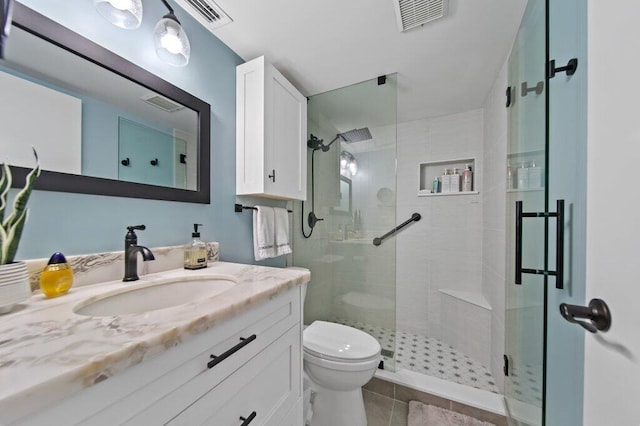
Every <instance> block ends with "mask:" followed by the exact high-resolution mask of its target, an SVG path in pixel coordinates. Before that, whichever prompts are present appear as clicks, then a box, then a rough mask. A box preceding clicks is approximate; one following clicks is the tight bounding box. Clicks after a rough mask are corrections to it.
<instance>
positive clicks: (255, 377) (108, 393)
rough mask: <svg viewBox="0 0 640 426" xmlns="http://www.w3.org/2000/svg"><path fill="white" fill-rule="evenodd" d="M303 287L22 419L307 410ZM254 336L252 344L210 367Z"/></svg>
mask: <svg viewBox="0 0 640 426" xmlns="http://www.w3.org/2000/svg"><path fill="white" fill-rule="evenodd" d="M301 306H302V305H301V294H300V287H296V288H295V289H292V290H289V291H287V292H286V293H284V294H281V295H279V296H277V297H276V298H274V299H272V300H270V301H269V302H267V303H264V304H262V305H259V306H258V307H256V308H254V309H252V310H250V311H248V312H246V313H244V314H241V315H238V316H237V317H234V318H233V319H231V320H229V321H227V322H224V323H221V324H220V325H219V326H217V327H214V328H212V329H210V330H208V331H205V332H203V333H201V334H199V335H197V336H195V337H193V338H191V339H190V340H189V341H187V342H185V343H184V344H181V345H179V346H177V347H175V348H173V349H170V350H169V351H167V352H164V353H162V354H161V355H159V356H157V357H155V358H152V359H150V360H148V361H145V362H142V363H141V364H138V365H136V366H135V367H132V368H130V369H128V370H127V371H125V372H123V373H121V374H118V375H115V376H113V377H111V378H109V379H108V380H105V381H103V382H101V383H98V384H96V385H94V386H91V387H89V388H87V389H86V390H84V391H82V392H80V393H78V394H76V395H74V396H72V397H70V398H68V399H66V400H64V401H62V403H60V404H58V405H56V406H55V407H52V408H49V409H47V410H44V411H41V412H38V413H35V414H33V415H31V416H29V417H27V418H22V419H19V420H18V421H17V422H16V424H20V425H42V424H87V425H115V424H118V425H160V424H170V425H193V424H215V425H221V426H227V425H229V426H231V425H234V426H235V425H240V424H242V423H243V421H242V420H240V417H243V418H245V419H248V418H249V417H250V416H252V413H254V412H255V415H253V420H251V422H250V424H251V426H257V425H269V426H271V425H273V426H276V425H277V426H279V425H282V424H283V422H285V419H289V418H301V417H302V352H301V348H302V325H301V309H302V307H301ZM252 335H255V336H256V337H255V338H254V339H252V340H251V341H250V343H248V344H246V345H244V346H242V347H241V348H240V349H238V350H237V351H234V352H233V353H231V354H230V355H229V356H228V357H227V358H225V359H224V360H222V361H221V362H219V363H218V364H217V365H215V366H213V367H211V368H209V367H208V365H207V364H208V363H209V362H210V361H211V360H212V358H211V355H216V356H220V355H221V354H224V353H225V352H226V351H228V350H229V349H231V348H233V347H234V346H236V345H238V343H241V342H242V339H246V338H248V337H250V336H252Z"/></svg>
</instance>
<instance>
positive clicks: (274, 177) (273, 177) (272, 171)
mask: <svg viewBox="0 0 640 426" xmlns="http://www.w3.org/2000/svg"><path fill="white" fill-rule="evenodd" d="M267 177H268V178H269V179H271V180H273V182H274V183H275V181H276V169H273V170H271V174H270V175H268V176H267Z"/></svg>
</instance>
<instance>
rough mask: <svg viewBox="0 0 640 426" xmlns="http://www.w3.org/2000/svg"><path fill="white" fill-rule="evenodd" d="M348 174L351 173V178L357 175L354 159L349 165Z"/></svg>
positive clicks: (356, 163)
mask: <svg viewBox="0 0 640 426" xmlns="http://www.w3.org/2000/svg"><path fill="white" fill-rule="evenodd" d="M349 172H350V173H351V176H355V174H356V173H358V162H357V161H356V159H355V158H354V159H353V161H352V162H351V163H349Z"/></svg>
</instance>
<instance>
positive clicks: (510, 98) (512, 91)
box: [505, 86, 517, 108]
mask: <svg viewBox="0 0 640 426" xmlns="http://www.w3.org/2000/svg"><path fill="white" fill-rule="evenodd" d="M506 95H507V103H506V104H505V106H506V107H507V108H509V107H510V106H511V105H513V104H515V103H516V97H517V96H516V88H515V87H513V88H512V87H511V86H509V87H507V91H506Z"/></svg>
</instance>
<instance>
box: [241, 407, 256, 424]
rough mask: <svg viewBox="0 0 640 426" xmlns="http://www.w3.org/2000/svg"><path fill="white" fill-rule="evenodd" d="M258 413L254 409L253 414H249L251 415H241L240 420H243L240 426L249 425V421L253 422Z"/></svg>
mask: <svg viewBox="0 0 640 426" xmlns="http://www.w3.org/2000/svg"><path fill="white" fill-rule="evenodd" d="M257 415H258V414H257V413H256V412H255V411H254V412H252V413H251V414H249V417H240V420H242V424H241V425H240V426H247V425H248V424H249V423H251V422H252V421H253V419H255V418H256V416H257Z"/></svg>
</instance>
